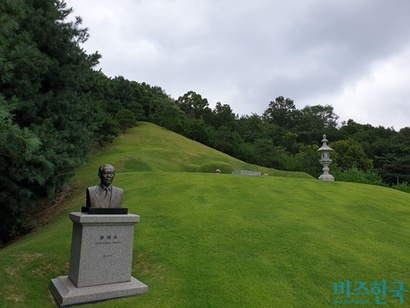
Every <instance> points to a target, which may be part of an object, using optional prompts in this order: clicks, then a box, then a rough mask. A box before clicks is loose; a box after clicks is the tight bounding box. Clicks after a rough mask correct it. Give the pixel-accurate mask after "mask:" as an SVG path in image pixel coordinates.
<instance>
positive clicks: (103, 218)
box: [70, 212, 140, 225]
mask: <svg viewBox="0 0 410 308" xmlns="http://www.w3.org/2000/svg"><path fill="white" fill-rule="evenodd" d="M70 219H71V220H72V221H73V222H78V223H81V224H93V225H97V224H102V225H104V224H113V223H120V224H132V225H134V224H136V223H137V222H139V221H140V216H139V215H135V214H127V215H118V214H116V215H110V214H98V215H96V214H88V213H81V212H73V213H70Z"/></svg>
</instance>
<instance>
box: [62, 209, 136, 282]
mask: <svg viewBox="0 0 410 308" xmlns="http://www.w3.org/2000/svg"><path fill="white" fill-rule="evenodd" d="M70 219H71V220H72V221H73V234H72V241H71V252H70V266H69V272H68V277H69V278H70V279H71V280H72V282H73V283H74V284H75V285H76V286H77V287H87V286H95V285H104V284H110V283H119V282H126V281H129V280H130V279H131V269H132V250H133V239H134V224H135V223H137V222H138V221H139V216H138V215H133V214H128V215H90V214H85V213H79V212H75V213H71V214H70Z"/></svg>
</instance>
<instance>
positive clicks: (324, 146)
mask: <svg viewBox="0 0 410 308" xmlns="http://www.w3.org/2000/svg"><path fill="white" fill-rule="evenodd" d="M322 142H323V144H322V146H321V147H320V149H319V150H318V151H319V152H325V151H327V152H330V151H333V149H332V148H331V147H329V146H328V145H327V143H328V142H329V141H328V140H327V139H326V135H323V140H322Z"/></svg>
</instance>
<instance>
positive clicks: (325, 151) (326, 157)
mask: <svg viewBox="0 0 410 308" xmlns="http://www.w3.org/2000/svg"><path fill="white" fill-rule="evenodd" d="M322 142H323V145H322V147H321V148H320V149H319V150H318V151H319V152H320V153H321V155H322V156H321V158H320V160H319V162H320V163H321V164H322V166H323V169H322V170H323V174H322V175H321V176H319V180H321V181H334V180H335V178H334V177H333V175H331V174H329V165H330V164H331V163H332V160H331V159H330V152H331V151H333V149H331V148H330V147H329V146H328V145H327V142H328V141H327V139H326V135H323V140H322Z"/></svg>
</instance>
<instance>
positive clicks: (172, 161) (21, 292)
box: [0, 123, 410, 307]
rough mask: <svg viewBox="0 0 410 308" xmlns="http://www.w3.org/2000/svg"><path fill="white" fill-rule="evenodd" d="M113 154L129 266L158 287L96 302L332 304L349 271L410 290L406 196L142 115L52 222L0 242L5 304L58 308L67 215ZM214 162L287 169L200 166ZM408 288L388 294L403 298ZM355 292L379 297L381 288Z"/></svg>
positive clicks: (94, 163) (81, 175) (394, 302)
mask: <svg viewBox="0 0 410 308" xmlns="http://www.w3.org/2000/svg"><path fill="white" fill-rule="evenodd" d="M161 150H162V151H163V152H162V153H163V154H162V155H161ZM105 162H107V163H112V164H114V165H115V166H118V168H117V170H118V171H117V172H118V173H117V177H116V179H115V184H116V185H117V186H119V187H122V188H123V189H124V193H125V195H124V203H125V204H124V207H128V208H129V210H130V212H131V213H135V214H139V215H140V216H141V222H140V223H139V224H138V225H137V226H136V229H135V242H134V258H133V271H132V273H133V276H134V277H136V278H137V279H139V280H141V281H143V282H144V283H146V284H147V285H148V286H149V288H150V289H149V293H148V294H144V295H140V296H135V297H130V298H124V299H117V300H110V301H106V302H101V303H97V304H95V306H96V307H134V306H135V307H331V306H333V305H334V304H333V300H334V299H336V298H337V299H342V298H343V297H342V296H340V295H335V294H333V282H340V281H344V280H346V279H350V280H351V281H352V282H354V281H366V282H367V283H368V285H369V284H370V283H373V282H374V281H381V280H383V279H384V280H386V281H387V282H388V284H390V283H391V282H393V281H402V282H404V283H405V287H406V288H407V289H409V286H410V277H409V272H410V258H409V256H410V228H409V226H410V215H409V214H410V196H409V195H408V194H406V193H404V192H400V191H395V190H392V189H388V188H383V187H377V186H371V185H363V184H354V183H343V182H332V183H329V182H320V181H317V180H315V179H313V178H311V177H309V176H305V175H304V174H300V173H296V174H295V173H286V172H278V171H276V170H271V169H270V170H268V169H263V168H259V167H256V166H250V165H246V164H244V163H242V162H240V161H237V160H235V159H232V158H230V157H229V156H226V155H224V154H221V153H219V152H216V151H214V150H212V149H209V148H206V147H204V146H202V145H200V144H197V143H194V142H192V141H189V140H187V139H185V138H183V137H181V136H178V135H176V134H174V133H171V132H168V131H165V130H162V129H160V128H158V127H156V126H154V125H151V124H147V123H143V124H142V125H141V126H139V127H137V128H135V129H133V130H132V131H131V132H130V133H129V134H126V135H124V136H122V137H121V138H120V139H118V140H117V141H116V142H115V144H114V145H113V146H112V147H110V149H108V150H107V151H105V152H104V153H100V154H98V155H96V156H94V157H93V158H92V160H91V162H90V163H89V164H87V165H86V166H84V167H83V168H82V169H81V170H79V172H78V176H77V177H76V179H75V180H74V181H73V183H72V187H73V188H72V191H71V193H70V195H69V198H68V199H67V201H66V202H65V203H64V204H63V205H62V206H61V211H60V214H58V215H57V217H56V219H55V221H53V222H52V223H51V224H49V225H47V226H46V227H44V228H43V229H41V230H39V231H37V232H36V233H33V234H30V235H28V236H26V237H24V238H22V239H20V240H18V241H16V242H15V243H13V244H11V245H9V246H7V247H6V248H4V249H2V250H1V251H0V307H53V306H54V303H53V300H52V298H51V296H50V294H49V291H48V284H49V282H50V279H51V278H55V277H57V276H61V275H66V274H67V273H68V262H69V251H70V245H71V243H70V241H71V227H72V226H71V221H70V220H69V219H68V213H69V212H71V211H78V210H79V208H80V206H81V204H82V203H83V199H84V190H85V187H86V186H88V185H91V184H94V183H95V182H96V180H97V177H96V173H97V168H98V165H100V164H102V163H105ZM212 162H220V163H221V166H224V167H221V168H220V169H221V170H222V171H223V172H224V169H225V167H227V166H231V168H234V169H248V170H258V171H261V172H264V173H265V172H266V173H269V174H270V175H275V174H280V175H281V176H269V177H248V176H238V175H230V174H227V173H228V172H227V173H225V174H219V175H217V174H213V173H201V172H192V171H195V170H198V171H206V170H204V169H201V168H202V166H205V165H211V166H212V167H213V166H214V165H212V164H213V163H212ZM222 163H224V164H226V165H224V164H222ZM144 166H145V167H144ZM139 168H141V169H142V172H141V171H140V170H139ZM205 169H206V168H205ZM208 170H212V169H209V168H208ZM226 170H228V169H226ZM164 171H166V172H164ZM187 171H190V172H187ZM409 296H410V295H408V294H406V295H405V305H399V304H398V303H399V301H398V299H397V298H392V297H391V294H388V295H387V298H386V300H385V301H387V302H388V303H389V305H388V306H389V307H404V306H406V304H407V305H408V304H409V302H410V299H409ZM352 299H368V300H370V302H371V303H372V304H373V305H370V306H376V305H374V303H375V296H374V295H373V296H368V297H365V296H362V297H357V296H356V297H354V296H352ZM368 306H369V305H368ZM377 307H378V306H377Z"/></svg>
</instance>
